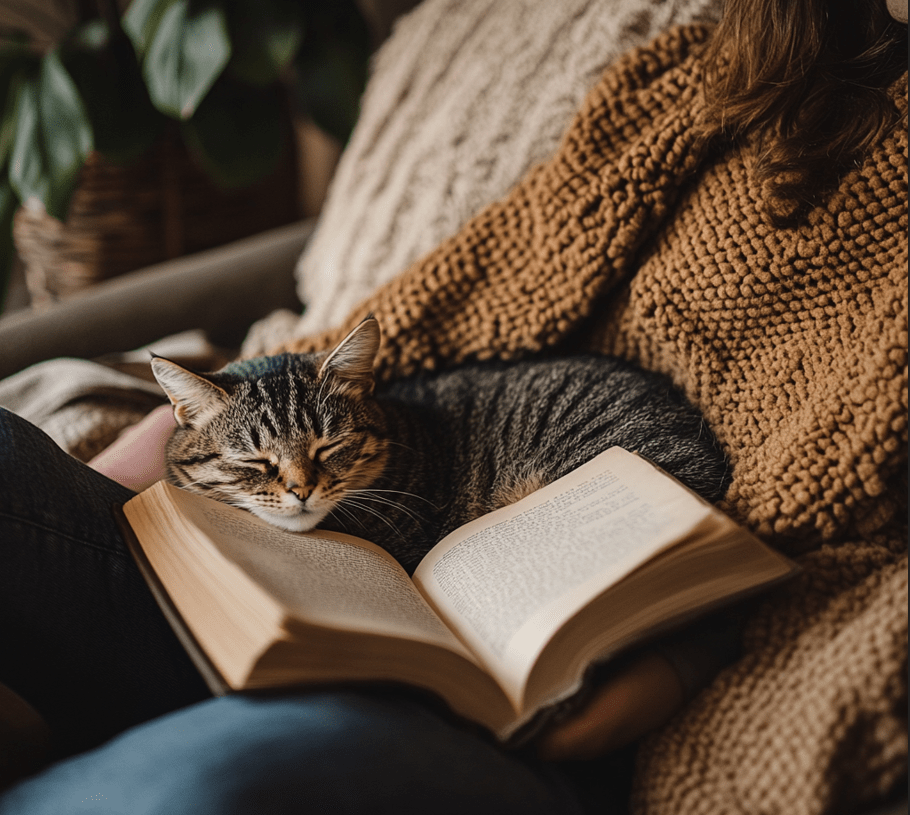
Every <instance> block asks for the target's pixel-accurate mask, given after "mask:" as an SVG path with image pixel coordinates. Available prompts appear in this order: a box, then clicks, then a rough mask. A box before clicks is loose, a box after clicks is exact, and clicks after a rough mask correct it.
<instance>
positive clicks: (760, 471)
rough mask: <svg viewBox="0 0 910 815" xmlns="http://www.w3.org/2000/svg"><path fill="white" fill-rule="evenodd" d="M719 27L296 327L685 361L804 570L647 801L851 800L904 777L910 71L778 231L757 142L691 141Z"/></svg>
mask: <svg viewBox="0 0 910 815" xmlns="http://www.w3.org/2000/svg"><path fill="white" fill-rule="evenodd" d="M707 35H708V32H707V30H706V29H704V28H701V27H689V28H683V29H676V30H673V31H671V32H669V33H667V34H666V35H664V36H663V37H661V38H660V39H658V40H657V41H655V42H654V43H653V44H652V45H651V46H649V47H648V48H646V49H641V50H638V51H635V52H633V53H631V54H630V55H628V56H627V57H626V58H624V59H622V60H620V61H619V62H618V63H617V64H615V65H614V66H613V67H611V68H610V69H609V70H608V71H607V72H606V73H605V75H604V76H603V78H602V79H601V81H600V82H599V84H598V85H597V86H596V87H595V88H594V89H593V90H592V91H591V93H590V95H589V96H588V98H587V100H586V102H585V104H584V105H583V107H582V109H581V110H580V111H579V113H578V115H577V117H576V119H575V121H574V122H573V124H572V126H571V127H570V129H569V131H568V132H567V133H566V135H565V137H564V139H563V141H562V144H561V146H560V148H559V149H558V151H557V153H556V154H555V155H554V156H553V158H552V159H551V160H550V161H548V162H547V163H546V164H544V165H541V166H539V167H537V168H536V169H535V170H533V171H532V172H531V173H530V174H529V175H527V176H526V177H525V179H524V180H523V181H522V182H521V183H520V184H519V185H518V186H517V187H516V188H515V189H514V190H513V191H512V192H511V193H510V194H509V195H508V196H507V197H506V198H504V199H502V200H501V201H499V202H497V203H495V204H493V205H491V206H490V207H488V208H487V209H486V210H484V211H483V212H481V213H480V214H479V215H478V216H477V217H476V218H474V219H473V220H472V221H470V222H469V223H468V224H467V225H465V227H464V228H462V229H461V230H460V231H459V232H458V233H457V234H456V235H454V236H453V237H452V238H451V239H449V240H447V241H446V242H444V243H443V244H442V245H441V246H439V247H438V248H437V249H436V250H435V251H433V252H432V253H430V254H429V255H427V256H426V257H424V258H423V259H421V260H420V261H419V262H417V263H416V264H414V265H413V266H412V267H411V268H410V269H408V270H406V271H405V272H404V273H403V274H402V275H401V276H400V277H399V278H398V279H396V280H394V281H393V282H392V283H391V284H389V285H387V286H385V287H383V288H382V289H380V290H379V291H378V292H377V293H376V294H375V295H374V296H372V297H370V298H369V300H368V301H367V302H365V303H364V304H363V305H362V307H360V308H359V309H357V310H356V312H355V313H354V314H352V315H351V317H350V319H349V320H348V321H347V322H346V324H345V325H344V326H341V327H339V329H338V330H337V331H332V332H328V333H327V334H325V335H321V336H318V337H309V338H305V339H303V340H300V341H297V342H295V343H291V344H290V345H289V346H288V347H289V348H291V349H292V350H310V349H314V348H321V347H327V346H329V345H330V344H331V343H333V342H335V341H337V340H338V339H339V338H340V336H341V335H342V334H343V333H344V332H345V331H347V330H348V329H349V328H350V327H351V326H352V325H354V324H356V322H358V321H359V320H360V319H361V318H362V317H363V316H365V315H366V314H367V313H368V312H373V313H374V314H375V315H376V317H377V318H378V319H379V321H380V324H381V326H382V329H383V333H384V345H383V350H382V358H381V362H380V373H381V375H382V376H384V377H395V376H400V375H404V374H408V373H411V372H414V371H416V370H419V369H421V368H434V367H439V366H446V365H450V364H453V363H456V362H459V361H462V360H465V359H469V358H486V357H492V356H497V357H503V358H514V357H517V356H519V355H522V354H526V353H529V352H538V351H546V350H549V349H553V350H560V351H565V350H567V349H568V350H571V349H595V350H598V351H602V352H605V353H611V354H619V355H622V356H624V357H627V358H631V359H634V360H637V361H639V362H640V363H641V364H643V365H644V366H645V367H647V368H651V369H654V370H659V371H663V372H666V373H668V374H670V375H671V376H672V377H673V379H674V380H675V381H676V382H677V383H678V384H679V385H680V386H681V387H682V388H683V389H684V390H685V391H686V393H687V394H688V396H689V397H690V399H691V400H692V401H693V402H694V403H695V404H696V405H697V406H698V407H699V408H700V409H701V410H702V411H703V412H704V415H705V416H706V418H707V420H708V421H709V422H710V424H711V425H712V427H713V428H714V430H715V431H716V433H717V434H718V436H719V438H720V439H721V441H722V443H723V444H724V446H725V448H726V450H727V452H728V453H729V455H730V457H731V460H732V462H733V482H732V485H731V487H730V490H729V492H728V494H727V496H726V499H725V508H726V509H727V511H728V512H730V514H731V515H733V517H735V518H737V519H738V520H739V521H741V522H742V523H744V524H746V525H748V526H749V527H750V528H752V529H753V530H754V531H756V532H757V533H758V534H760V535H762V536H763V537H764V538H765V539H766V540H768V541H769V542H771V543H772V544H774V545H776V546H778V547H779V548H781V549H782V550H784V551H787V552H788V553H790V554H791V555H793V556H795V557H797V558H798V560H799V561H800V562H801V564H802V565H803V567H804V573H803V574H802V576H801V577H800V578H799V579H798V580H796V581H794V582H793V583H791V584H790V585H788V586H787V587H786V588H784V589H782V590H779V591H777V592H776V593H774V594H773V595H772V596H771V597H769V598H768V599H766V600H765V601H764V603H763V604H761V605H760V606H758V607H757V608H756V610H755V611H754V613H753V614H752V615H751V621H750V624H749V626H748V628H747V631H746V638H745V655H744V657H743V658H742V659H741V660H740V661H739V662H738V663H737V664H736V665H734V666H732V667H730V668H729V669H727V670H726V671H724V672H723V673H722V674H721V675H720V676H719V677H718V678H717V679H716V680H715V681H714V683H713V684H712V685H711V686H710V687H709V688H708V689H707V690H706V691H705V692H703V693H702V694H701V695H700V696H699V697H697V698H696V699H695V700H694V701H693V702H692V703H691V704H690V705H688V706H687V708H686V709H685V710H684V711H683V712H682V713H681V714H680V715H679V716H677V717H676V719H675V720H674V721H673V722H671V724H670V725H669V726H668V727H666V728H664V729H663V730H662V731H661V732H660V733H658V734H655V735H654V736H653V737H651V738H650V739H649V740H648V741H647V742H646V743H645V745H644V746H643V749H642V750H641V751H640V756H639V767H638V777H637V785H636V794H635V801H634V803H635V808H636V810H637V811H639V812H647V813H652V812H654V813H657V812H660V813H668V815H669V814H670V813H672V815H678V813H690V812H693V813H694V812H699V813H701V812H704V813H735V812H762V813H764V812H768V813H772V812H773V813H820V812H841V811H854V809H855V807H856V806H857V805H860V804H865V803H869V802H871V801H874V800H875V799H876V798H877V797H879V796H882V795H884V794H886V793H887V792H888V791H889V790H892V789H893V788H895V785H896V784H898V782H899V780H900V779H901V778H902V777H903V778H905V777H906V762H907V727H906V715H907V680H906V665H907V599H908V597H907V554H906V535H907V531H906V530H907V498H906V496H907V478H906V468H907V259H908V258H907V131H906V105H907V102H906V96H907V78H906V75H905V76H904V77H903V79H902V81H901V82H899V83H897V86H896V87H895V88H894V89H893V94H894V99H895V101H896V104H898V105H899V106H900V107H901V108H902V109H903V112H904V119H903V121H902V122H901V123H900V125H899V126H898V127H897V128H896V129H895V130H894V131H893V132H892V133H889V134H887V135H886V136H885V137H884V138H883V139H882V140H881V141H880V143H879V144H878V145H877V146H876V147H875V149H873V150H872V151H870V152H869V154H868V155H867V156H866V157H865V160H864V161H862V162H861V164H859V165H858V166H857V167H856V168H855V169H854V170H852V171H851V172H850V173H849V175H847V176H846V177H845V178H843V180H842V181H841V183H840V185H839V188H838V189H837V191H836V192H835V193H834V194H833V195H832V196H831V197H830V198H829V200H828V201H827V202H826V203H825V204H824V205H821V206H819V207H817V208H816V209H814V210H813V211H812V212H811V213H809V215H808V216H807V218H806V219H805V221H804V222H803V223H801V224H800V225H799V226H797V227H794V228H791V229H777V228H774V227H772V226H771V225H770V224H769V222H768V220H767V218H766V216H765V214H764V212H763V207H762V202H763V200H764V193H763V190H762V188H761V186H760V185H759V184H758V183H756V181H755V179H754V176H753V172H752V165H751V154H750V150H749V147H748V146H745V147H741V148H735V149H729V150H726V151H723V152H720V151H706V150H702V149H699V148H698V147H697V145H696V143H695V138H694V136H693V133H694V130H693V123H694V122H695V121H696V117H697V116H698V115H699V112H700V110H701V109H702V101H701V97H700V87H701V83H700V77H701V63H700V52H701V43H703V41H704V40H705V38H706V37H707ZM276 350H279V349H276Z"/></svg>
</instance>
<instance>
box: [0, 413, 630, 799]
mask: <svg viewBox="0 0 910 815" xmlns="http://www.w3.org/2000/svg"><path fill="white" fill-rule="evenodd" d="M129 497H130V492H129V491H128V490H126V489H124V488H122V487H120V486H119V485H117V484H115V483H114V482H112V481H110V480H108V479H107V478H105V477H103V476H101V475H99V474H97V473H95V472H94V471H92V470H91V469H89V468H88V467H85V466H84V465H83V464H81V463H80V462H78V461H76V460H75V459H73V458H71V457H70V456H68V455H66V454H65V453H63V452H62V451H61V450H60V449H59V448H58V447H57V446H56V445H55V444H54V443H53V442H52V441H51V440H50V439H49V438H48V437H47V436H46V435H45V434H43V433H42V432H41V431H39V430H37V429H36V428H34V427H33V426H31V425H29V424H28V423H27V422H25V421H23V420H22V419H21V418H19V417H17V416H15V415H13V414H11V413H9V412H7V411H4V410H2V409H0V681H2V682H5V683H6V684H7V685H9V686H10V687H11V688H13V689H14V690H15V691H17V692H18V693H19V694H20V695H21V696H23V697H24V698H25V699H26V700H27V701H29V702H30V703H31V704H32V705H33V706H34V707H35V708H36V709H37V710H38V711H39V712H40V713H41V714H42V715H43V716H44V717H45V718H46V719H47V721H48V722H49V724H50V726H51V728H52V730H53V732H54V734H55V737H56V739H57V745H56V746H57V751H58V752H57V755H58V761H57V762H56V763H54V764H53V765H51V766H50V767H48V768H47V769H45V770H43V771H42V772H40V773H38V774H37V775H35V776H33V777H31V778H29V779H27V780H25V781H21V782H20V783H18V784H17V785H16V786H14V787H12V788H11V789H9V790H7V791H6V792H5V793H4V794H2V795H0V815H45V813H46V815H60V813H67V815H75V813H89V812H90V813H95V814H97V815H101V813H106V814H107V813H110V814H111V815H113V813H117V815H153V814H154V815H182V814H183V813H186V815H190V813H192V815H207V814H208V813H211V815H215V814H216V813H217V815H234V814H235V813H236V814H237V815H240V814H241V813H242V815H254V814H255V815H284V814H285V813H292V812H293V813H300V812H327V813H329V812H330V813H385V812H388V813H399V814H403V813H447V812H452V813H456V812H457V813H465V812H469V813H474V814H475V815H481V814H482V813H488V812H489V813H512V812H514V813H522V815H532V814H533V813H579V812H583V811H584V810H585V809H586V807H585V806H584V805H583V802H584V801H586V800H587V799H588V796H589V795H591V794H592V791H593V794H594V797H595V798H596V799H598V802H599V807H598V809H599V811H601V812H603V811H605V804H606V801H605V800H604V795H606V799H610V798H613V799H614V800H618V801H622V800H623V799H624V798H625V794H624V792H620V790H619V789H614V788H613V783H614V779H619V780H618V781H616V783H617V784H618V786H619V787H620V788H621V787H623V785H624V781H627V779H628V775H629V773H628V760H629V756H628V755H622V756H618V757H616V759H615V761H614V760H610V761H607V762H603V763H598V764H597V765H586V766H585V767H583V768H581V767H579V768H575V769H572V770H567V769H566V768H560V767H556V766H554V765H545V764H540V763H537V762H535V761H533V760H532V759H528V758H525V757H521V756H518V755H515V754H510V753H507V752H504V751H502V750H500V749H499V748H498V747H496V746H495V745H493V744H491V743H490V742H489V741H487V740H486V739H485V738H483V737H481V736H479V735H478V734H477V733H475V732H473V731H471V730H468V729H465V728H462V727H460V726H458V725H457V724H456V723H454V722H453V721H451V720H450V719H448V718H447V717H446V716H444V715H440V714H439V713H438V712H437V711H436V710H435V709H433V708H432V706H428V705H425V704H423V703H422V702H421V701H420V700H419V699H416V698H414V697H411V696H410V695H409V694H408V693H407V692H405V691H397V690H393V691H380V690H375V691H370V690H362V691H361V690H357V691H354V690H337V691H319V692H310V693H299V694H280V695H275V696H268V697H251V696H244V695H237V696H231V697H224V698H220V699H212V698H210V697H209V693H208V691H207V689H206V687H205V685H204V684H203V682H202V680H201V679H200V677H199V675H198V674H197V673H196V670H195V668H194V667H193V666H192V664H191V663H190V661H189V659H188V658H187V656H186V655H185V653H184V652H183V650H182V648H181V647H180V645H179V643H178V641H177V639H176V637H175V636H174V635H173V633H172V632H171V630H170V628H169V626H168V624H167V622H166V621H165V619H164V617H163V615H162V614H161V613H160V611H159V610H158V607H157V605H156V604H155V602H154V600H153V598H152V596H151V594H150V593H149V591H148V589H147V587H146V585H145V583H144V582H143V580H142V578H141V576H140V575H139V572H138V570H137V569H136V567H135V565H134V563H133V561H132V559H131V558H130V555H129V553H128V552H127V550H126V549H125V546H124V543H123V542H122V540H121V539H120V537H119V535H118V533H117V529H116V526H115V524H114V522H113V518H112V515H111V506H112V505H113V504H115V503H123V502H124V501H125V500H127V499H128V498H129ZM579 769H580V770H581V772H579ZM601 770H603V773H609V775H610V776H611V777H610V778H608V777H607V776H606V775H603V773H602V772H601ZM579 777H581V778H583V783H579V782H578V778H579ZM611 791H612V793H613V794H610V793H611ZM622 809H623V808H622V806H621V805H620V806H617V811H622ZM606 810H607V811H609V807H606Z"/></svg>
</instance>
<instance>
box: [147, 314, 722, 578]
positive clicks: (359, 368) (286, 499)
mask: <svg viewBox="0 0 910 815" xmlns="http://www.w3.org/2000/svg"><path fill="white" fill-rule="evenodd" d="M378 347H379V328H378V324H377V323H376V321H375V320H372V319H369V320H367V321H365V322H364V323H362V324H361V325H360V326H359V327H358V328H357V329H355V331H354V332H352V333H351V335H349V336H348V337H347V338H346V339H345V340H344V341H343V342H342V343H341V344H340V345H339V346H338V347H337V348H336V349H334V350H333V351H332V352H331V353H330V354H328V355H326V354H317V355H293V354H285V355H281V356H277V357H264V358H260V359H257V360H249V361H246V362H242V363H233V364H231V365H228V366H227V367H226V368H224V369H222V370H221V371H219V372H217V373H214V374H195V373H192V372H189V371H187V370H185V369H183V368H181V367H180V366H177V365H176V364H175V363H172V362H169V361H168V360H164V359H162V358H160V357H159V358H156V359H154V360H153V361H152V365H153V369H154V372H155V375H156V377H157V378H158V380H159V382H160V383H161V385H162V386H163V387H164V389H165V391H166V392H167V393H168V395H169V396H170V398H171V401H172V402H173V403H174V408H175V415H176V417H177V420H178V425H179V426H178V428H177V430H176V431H175V433H174V435H173V437H172V439H171V441H170V443H169V446H168V450H167V466H168V477H169V479H170V480H171V481H173V482H174V483H175V484H178V485H179V486H182V487H186V488H187V489H190V490H193V491H195V492H199V493H201V494H203V495H208V496H210V497H212V498H217V499H219V500H222V501H225V502H227V503H230V504H234V505H236V506H240V507H243V508H245V509H248V510H250V511H251V512H254V513H256V514H257V515H259V516H261V517H263V518H264V519H265V520H267V521H270V522H271V523H273V524H276V525H278V526H282V527H284V528H287V529H291V530H298V531H302V530H306V529H311V528H313V527H314V526H316V525H317V524H318V525H320V526H321V527H323V528H330V529H336V530H340V531H346V532H350V533H352V534H355V535H359V536H361V537H366V538H368V539H370V540H372V541H374V542H376V543H377V544H379V545H380V546H383V547H384V548H386V549H388V550H389V551H390V552H391V553H392V554H393V555H395V557H396V558H398V559H399V561H400V562H401V563H402V564H403V565H404V566H405V567H406V568H407V569H408V570H413V568H414V567H415V566H416V565H417V563H418V562H419V560H420V558H421V557H422V556H423V555H424V554H425V553H426V552H427V551H428V550H429V548H430V547H431V546H433V544H434V543H436V542H437V541H438V540H439V539H440V538H441V537H442V536H443V535H445V534H446V533H447V532H449V531H451V530H452V529H454V528H456V527H457V526H459V525H460V524H463V523H466V522H467V521H469V520H471V519H472V518H475V517H477V516H479V515H481V514H483V513H485V512H488V511H490V510H492V509H495V508H497V507H499V506H504V505H505V504H508V503H511V502H513V501H515V500H517V499H519V498H521V497H523V496H524V495H526V494H527V493H529V492H531V491H532V490H534V489H536V488H538V487H540V486H543V485H545V484H547V483H549V482H551V481H553V480H555V479H556V478H559V477H560V476H562V475H564V474H565V473H567V472H569V471H570V470H572V469H573V468H575V467H577V466H579V465H580V464H582V463H584V462H585V461H587V460H589V459H591V458H593V457H594V456H595V455H596V454H597V453H599V452H601V451H603V450H605V449H607V448H608V447H611V446H613V445H619V446H622V447H625V448H627V449H629V450H633V451H637V452H639V453H641V454H642V455H644V456H646V457H647V458H649V459H651V460H652V461H653V462H655V463H656V464H658V465H659V466H660V467H662V468H663V469H664V470H666V471H667V472H669V473H671V474H672V475H674V476H676V477H677V478H678V479H679V480H680V481H682V482H683V483H685V484H687V485H688V486H690V487H691V488H692V489H694V490H696V491H697V492H698V493H700V494H701V495H702V496H703V497H705V498H707V499H708V500H715V499H717V498H719V497H720V496H721V495H722V494H723V491H724V490H725V488H726V484H727V462H726V459H725V457H724V455H723V453H722V451H721V449H720V445H719V444H718V442H717V440H716V438H715V437H714V435H713V434H712V433H711V431H710V430H709V428H708V427H707V425H706V424H705V423H704V421H703V419H702V417H701V416H700V414H699V413H698V412H697V411H696V410H695V409H694V408H693V407H692V406H691V405H689V404H688V403H687V402H686V401H685V400H684V399H683V398H682V396H681V395H680V394H679V393H678V392H677V391H676V390H675V389H674V388H673V387H672V386H671V385H670V383H669V380H668V379H666V378H665V377H663V376H659V375H656V374H652V373H646V372H644V371H641V370H640V369H638V368H636V367H633V366H631V365H629V364H628V363H625V362H622V361H620V360H617V359H615V358H610V357H594V356H584V357H570V358H564V359H548V360H540V361H525V362H516V363H482V364H477V365H468V366H464V367H461V368H458V369H455V370H452V371H449V372H445V373H441V374H431V375H429V374H428V375H425V376H421V377H417V378H414V379H409V380H404V381H400V382H396V383H393V384H390V385H386V386H383V387H381V388H380V389H379V391H378V392H377V393H373V387H374V386H373V376H372V369H373V362H374V358H375V355H376V352H377V350H378Z"/></svg>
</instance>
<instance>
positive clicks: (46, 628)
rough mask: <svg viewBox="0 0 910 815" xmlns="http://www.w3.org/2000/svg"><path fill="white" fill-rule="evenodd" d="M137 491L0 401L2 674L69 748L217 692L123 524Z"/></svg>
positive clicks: (0, 677)
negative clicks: (174, 627) (157, 595)
mask: <svg viewBox="0 0 910 815" xmlns="http://www.w3.org/2000/svg"><path fill="white" fill-rule="evenodd" d="M131 495H132V493H131V492H130V491H129V490H127V489H125V488H123V487H121V486H120V485H118V484H116V483H115V482H113V481H111V480H109V479H107V478H105V477H104V476H102V475H99V474H98V473H96V472H95V471H94V470H92V469H90V468H89V467H86V466H85V465H84V464H82V463H81V462H79V461H77V460H76V459H74V458H72V457H71V456H69V455H67V454H66V453H65V452H63V451H62V450H61V449H60V448H59V447H58V446H57V445H56V444H55V443H54V442H53V441H52V440H51V439H50V438H48V436H47V435H45V434H44V433H42V432H41V431H40V430H38V429H37V428H35V427H34V426H32V425H31V424H29V423H28V422H26V421H25V420H23V419H21V418H20V417H18V416H16V415H14V414H12V413H9V412H8V411H6V410H3V409H2V408H0V682H4V683H5V684H7V685H8V686H9V687H11V688H12V689H13V690H15V691H16V692H17V693H19V694H20V695H21V696H22V697H23V698H25V699H26V700H27V701H28V702H30V703H31V704H32V706H33V707H35V708H36V709H37V710H38V712H39V713H41V714H42V715H43V716H44V718H45V719H46V720H47V722H48V723H49V725H50V726H51V730H52V732H53V734H54V737H55V738H56V739H57V746H58V749H59V750H60V751H61V753H63V754H66V753H69V752H72V751H75V750H81V749H86V748H88V747H90V746H93V745H95V744H99V743H101V742H102V741H104V740H106V739H108V738H110V737H111V736H113V735H115V734H116V733H119V732H120V731H122V730H123V729H125V728H127V727H129V726H131V725H134V724H137V723H139V722H143V721H146V720H147V719H150V718H152V717H153V716H157V715H160V714H162V713H165V712H169V711H172V710H175V709H176V708H178V707H181V706H183V705H187V704H190V703H192V702H194V701H197V700H200V699H204V698H206V697H207V696H208V695H209V694H208V690H207V689H206V687H205V685H204V683H203V681H202V679H201V678H200V676H199V674H198V672H197V671H196V669H195V668H194V667H193V665H192V663H191V662H190V660H189V658H188V657H187V656H186V653H185V652H184V650H183V648H182V647H181V646H180V643H179V641H178V640H177V638H176V637H175V636H174V634H173V632H172V631H171V629H170V627H169V626H168V624H167V622H166V620H165V618H164V616H163V615H162V614H161V612H160V611H159V609H158V607H157V605H156V603H155V601H154V599H153V598H152V595H151V594H150V592H149V590H148V588H147V587H146V585H145V582H144V581H143V579H142V577H141V575H140V574H139V571H138V569H137V568H136V566H135V563H134V562H133V560H132V557H131V556H130V554H129V552H128V551H127V550H126V547H125V544H124V542H123V540H122V539H121V537H120V535H119V533H118V531H117V528H116V524H115V523H114V520H113V516H112V512H111V511H112V507H113V506H114V505H115V504H123V503H124V502H125V501H126V500H128V499H129V498H130V497H131Z"/></svg>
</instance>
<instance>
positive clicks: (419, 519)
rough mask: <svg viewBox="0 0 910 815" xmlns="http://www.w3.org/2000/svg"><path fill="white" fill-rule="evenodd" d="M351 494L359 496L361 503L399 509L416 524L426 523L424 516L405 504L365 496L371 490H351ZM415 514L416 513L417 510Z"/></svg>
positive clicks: (379, 497)
mask: <svg viewBox="0 0 910 815" xmlns="http://www.w3.org/2000/svg"><path fill="white" fill-rule="evenodd" d="M349 492H350V493H351V494H357V497H358V498H359V499H360V500H361V501H375V502H376V503H378V504H383V505H384V506H387V507H392V508H394V509H397V510H399V511H400V512H403V513H404V514H405V515H407V516H408V517H409V518H410V519H411V520H412V521H414V522H415V523H418V524H422V523H425V522H426V519H425V518H424V517H423V516H422V515H420V513H417V514H415V513H414V512H412V511H411V510H410V509H408V508H407V507H406V506H405V505H404V504H402V503H401V502H399V501H393V500H391V499H390V498H385V497H384V496H382V495H365V494H364V493H367V492H369V490H350V491H349ZM342 500H344V499H342ZM415 512H416V510H415Z"/></svg>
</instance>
